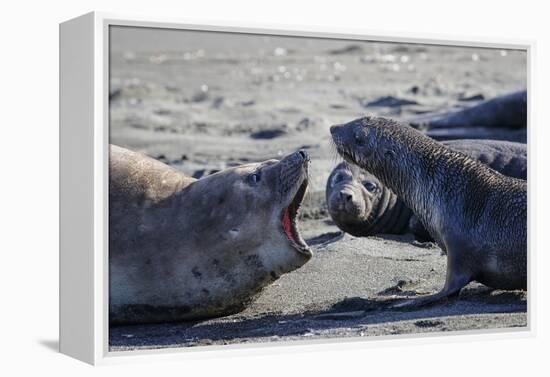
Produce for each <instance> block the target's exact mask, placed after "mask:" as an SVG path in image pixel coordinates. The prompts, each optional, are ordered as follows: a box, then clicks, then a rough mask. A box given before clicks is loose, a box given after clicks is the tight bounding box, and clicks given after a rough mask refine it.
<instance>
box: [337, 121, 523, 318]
mask: <svg viewBox="0 0 550 377" xmlns="http://www.w3.org/2000/svg"><path fill="white" fill-rule="evenodd" d="M330 132H331V134H332V139H333V141H334V144H335V146H336V149H337V151H338V153H339V154H340V155H341V156H342V157H343V158H344V159H345V160H347V161H348V162H350V163H352V164H356V165H358V166H359V167H361V168H363V169H365V170H367V171H370V172H372V173H373V174H374V175H375V176H376V177H378V178H379V179H380V181H381V182H382V183H383V184H384V185H385V186H387V187H389V188H390V189H391V190H392V191H393V192H395V193H396V194H397V196H398V197H399V198H401V199H402V200H403V202H404V203H405V204H406V205H407V206H408V207H409V208H411V209H412V210H413V212H414V213H415V214H416V216H418V218H419V219H420V221H421V222H422V224H423V225H424V227H425V228H426V229H427V230H428V232H429V233H430V234H431V235H432V236H433V237H434V239H435V241H436V242H437V244H438V245H439V246H440V247H441V248H442V249H443V250H445V251H446V252H447V274H446V279H445V285H444V287H443V289H442V290H441V291H440V292H438V293H436V294H432V295H428V296H423V297H418V298H416V299H412V300H408V301H405V302H401V303H399V304H397V305H396V306H398V307H399V306H416V305H423V304H428V303H432V302H435V301H438V300H440V299H442V298H445V297H449V296H454V295H458V294H459V292H460V290H461V289H462V287H464V286H465V285H466V284H468V283H469V282H471V281H478V282H480V283H482V284H484V285H486V286H488V287H491V288H496V289H526V288H527V182H526V181H523V180H520V179H516V178H511V177H506V176H504V175H502V174H500V173H497V172H496V171H494V170H492V169H490V168H488V167H487V166H485V165H484V164H482V163H481V162H479V161H476V160H474V159H472V158H470V157H468V156H466V155H465V154H463V153H460V152H457V151H454V150H452V149H451V148H448V147H446V146H444V145H443V144H441V143H438V142H436V141H435V140H433V139H430V138H429V137H427V136H425V135H423V134H422V133H420V132H419V131H417V130H415V129H413V128H412V127H410V126H408V125H404V124H400V123H398V122H395V121H393V120H390V119H385V118H380V117H365V118H361V119H357V120H354V121H352V122H349V123H347V124H344V125H337V126H332V127H331V129H330Z"/></svg>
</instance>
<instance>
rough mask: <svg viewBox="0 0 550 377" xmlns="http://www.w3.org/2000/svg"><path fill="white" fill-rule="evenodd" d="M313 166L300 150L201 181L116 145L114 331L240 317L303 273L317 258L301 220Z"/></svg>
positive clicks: (112, 218)
mask: <svg viewBox="0 0 550 377" xmlns="http://www.w3.org/2000/svg"><path fill="white" fill-rule="evenodd" d="M308 166H309V157H308V155H307V153H306V152H304V151H298V152H295V153H293V154H290V155H288V156H286V157H285V158H283V159H282V160H281V161H277V160H269V161H264V162H261V163H254V164H248V165H242V166H237V167H234V168H231V169H227V170H223V171H221V172H218V173H215V174H213V175H210V176H207V177H204V178H201V179H198V180H196V179H194V178H190V177H188V176H185V175H184V174H182V173H181V172H179V171H177V170H176V169H173V168H172V167H170V166H168V165H165V164H163V163H162V162H160V161H157V160H154V159H151V158H149V157H146V156H144V155H142V154H139V153H135V152H132V151H129V150H127V149H124V148H120V147H117V146H111V149H110V163H109V167H110V181H109V292H110V296H109V299H110V306H109V316H110V318H109V319H110V323H111V324H130V323H148V322H165V321H181V320H194V319H200V318H208V317H215V316H223V315H228V314H232V313H235V312H238V311H240V310H242V309H244V308H245V306H246V305H247V304H248V303H249V302H250V301H251V300H252V299H253V298H254V296H255V295H256V294H257V293H259V292H260V290H261V289H262V288H263V287H265V286H266V285H268V284H270V283H271V282H273V281H274V280H276V279H278V278H279V276H281V275H282V274H284V273H287V272H290V271H293V270H295V269H297V268H299V267H301V266H302V265H303V264H304V263H306V262H307V261H308V260H309V259H310V258H311V256H312V252H311V250H310V248H309V247H308V245H307V244H306V243H305V242H304V240H303V238H302V236H301V235H300V231H299V227H298V221H297V218H298V211H299V209H300V205H301V203H302V201H303V199H304V197H305V195H306V191H307V187H308Z"/></svg>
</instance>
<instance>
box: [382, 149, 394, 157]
mask: <svg viewBox="0 0 550 377" xmlns="http://www.w3.org/2000/svg"><path fill="white" fill-rule="evenodd" d="M384 157H388V158H393V157H395V152H394V151H392V150H390V149H387V150H385V151H384Z"/></svg>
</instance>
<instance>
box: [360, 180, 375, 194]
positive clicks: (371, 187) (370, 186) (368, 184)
mask: <svg viewBox="0 0 550 377" xmlns="http://www.w3.org/2000/svg"><path fill="white" fill-rule="evenodd" d="M363 186H365V188H366V189H367V191H370V192H374V191H376V184H375V183H372V182H370V181H365V182H363Z"/></svg>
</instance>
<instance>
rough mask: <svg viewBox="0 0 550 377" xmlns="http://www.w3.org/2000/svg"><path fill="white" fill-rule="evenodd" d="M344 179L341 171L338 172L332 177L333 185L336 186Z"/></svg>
mask: <svg viewBox="0 0 550 377" xmlns="http://www.w3.org/2000/svg"><path fill="white" fill-rule="evenodd" d="M342 179H344V176H343V175H342V174H340V173H336V175H335V176H334V177H332V182H331V186H334V185H335V184H337V183H338V182H341V181H342Z"/></svg>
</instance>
